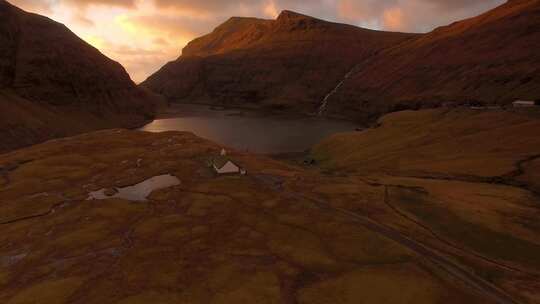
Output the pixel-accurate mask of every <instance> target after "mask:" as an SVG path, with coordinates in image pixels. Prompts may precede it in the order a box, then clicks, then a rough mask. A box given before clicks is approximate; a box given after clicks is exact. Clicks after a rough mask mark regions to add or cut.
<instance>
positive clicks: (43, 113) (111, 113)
mask: <svg viewBox="0 0 540 304" xmlns="http://www.w3.org/2000/svg"><path fill="white" fill-rule="evenodd" d="M153 95H154V94H151V93H149V92H146V91H145V90H143V89H141V88H138V87H137V86H136V85H135V84H134V83H133V81H131V79H130V78H129V75H128V74H127V73H126V71H125V70H124V68H123V67H122V66H121V65H120V64H118V63H117V62H115V61H113V60H111V59H109V58H107V57H105V56H104V55H103V54H101V53H100V52H99V51H98V50H97V49H95V48H94V47H92V46H90V45H88V44H87V43H85V42H84V41H83V40H81V39H80V38H78V37H77V36H76V35H75V34H74V33H72V32H71V31H70V30H69V29H68V28H67V27H65V26H64V25H62V24H60V23H57V22H54V21H52V20H50V19H48V18H46V17H43V16H40V15H36V14H31V13H27V12H25V11H23V10H21V9H19V8H17V7H15V6H13V5H11V4H9V3H8V2H6V1H3V0H0V136H1V138H2V141H1V142H0V151H5V150H9V149H13V148H17V147H21V146H24V145H28V144H33V143H36V142H39V141H43V140H46V139H49V138H52V137H57V136H64V135H71V134H75V133H79V132H83V131H88V130H92V129H98V128H105V127H130V126H135V125H139V124H141V123H142V122H144V121H145V120H147V119H148V118H150V117H151V116H152V115H153V111H154V99H155V97H153Z"/></svg>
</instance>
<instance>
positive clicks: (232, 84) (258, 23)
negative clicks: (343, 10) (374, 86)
mask: <svg viewBox="0 0 540 304" xmlns="http://www.w3.org/2000/svg"><path fill="white" fill-rule="evenodd" d="M412 37H415V35H411V34H401V33H386V32H377V31H371V30H366V29H361V28H357V27H354V26H350V25H344V24H337V23H331V22H326V21H323V20H319V19H315V18H312V17H309V16H305V15H301V14H298V13H294V12H290V11H284V12H282V13H281V14H280V15H279V17H278V18H277V19H276V20H261V19H254V18H231V19H230V20H228V21H227V22H225V23H224V24H222V25H220V26H219V27H217V28H216V29H215V30H214V31H213V32H212V33H210V34H208V35H206V36H203V37H201V38H198V39H195V40H194V41H192V42H191V43H189V44H188V45H187V46H186V47H185V48H184V50H183V52H182V56H181V57H180V58H179V59H178V60H176V61H173V62H170V63H168V64H167V65H165V66H164V67H163V68H162V69H161V70H159V71H158V72H157V73H155V74H154V75H152V76H150V77H149V78H148V79H147V80H146V81H145V82H143V83H142V86H144V87H147V88H149V89H150V90H152V91H154V92H157V93H160V94H163V95H165V96H166V97H167V98H169V99H171V100H173V101H189V102H207V103H220V104H226V105H241V106H247V107H275V108H294V109H297V110H301V111H305V112H307V111H311V112H313V111H315V110H316V108H317V107H318V105H319V103H320V101H321V100H322V98H323V97H324V95H325V94H327V93H328V92H329V91H331V90H332V88H333V87H335V85H336V83H338V82H339V81H340V80H341V78H343V75H345V74H346V73H347V72H348V71H349V70H350V69H351V67H352V66H354V64H355V63H356V62H358V61H361V60H365V59H366V58H369V57H370V56H373V55H374V54H375V53H377V52H378V51H379V50H381V49H383V48H386V47H389V46H391V45H395V44H398V43H400V42H402V41H404V40H407V39H410V38H412Z"/></svg>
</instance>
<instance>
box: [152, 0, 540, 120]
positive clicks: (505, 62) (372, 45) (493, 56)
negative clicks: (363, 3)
mask: <svg viewBox="0 0 540 304" xmlns="http://www.w3.org/2000/svg"><path fill="white" fill-rule="evenodd" d="M539 48H540V1H538V0H512V1H509V2H508V3H506V4H504V5H502V6H500V7H498V8H496V9H494V10H492V11H489V12H487V13H485V14H483V15H480V16H478V17H475V18H472V19H468V20H464V21H460V22H456V23H453V24H451V25H449V26H445V27H441V28H438V29H435V30H434V31H433V32H430V33H427V34H422V35H419V34H403V33H388V32H378V31H369V30H365V29H361V28H357V27H354V26H349V25H343V24H335V23H330V22H325V21H322V20H318V19H315V18H311V17H308V16H303V15H300V14H296V13H293V12H287V11H285V12H283V13H282V14H281V15H280V16H279V17H278V18H277V20H275V21H269V20H259V19H253V18H232V19H230V20H229V21H227V22H226V23H224V24H223V25H221V26H219V27H218V28H216V30H214V32H212V33H211V34H209V35H206V36H204V37H201V38H198V39H196V40H194V41H193V42H191V43H190V44H189V45H188V46H187V47H186V48H185V49H184V50H183V53H182V56H181V57H180V58H179V59H178V60H176V61H173V62H170V63H168V64H167V65H166V66H164V67H163V68H162V69H161V70H160V71H158V72H157V73H156V74H154V75H152V76H151V77H150V78H149V79H148V80H147V81H146V82H144V83H143V86H145V87H147V88H149V89H151V90H153V91H154V92H158V93H160V94H163V95H165V96H166V97H167V98H169V99H170V100H172V101H189V102H194V101H198V102H204V103H220V104H236V105H243V106H252V107H262V108H264V107H267V106H273V107H278V108H279V107H281V108H289V109H291V110H296V111H301V112H305V113H313V112H317V108H318V107H319V106H320V105H321V104H322V100H323V99H324V97H325V96H326V95H327V94H328V93H330V92H332V90H333V89H334V88H335V87H336V86H338V85H339V84H340V82H341V81H343V80H344V79H345V80H346V81H345V82H344V83H343V86H341V87H339V89H338V90H337V91H336V92H335V93H334V94H332V95H331V96H330V98H328V107H327V109H326V114H332V115H335V116H345V117H348V118H352V119H355V120H358V121H360V122H371V121H373V120H374V119H376V118H377V117H379V116H380V115H382V114H384V113H387V112H391V111H395V110H399V109H411V108H421V107H434V106H437V105H440V104H442V103H457V104H464V103H470V102H477V103H484V104H490V103H500V104H506V103H508V102H510V101H513V100H515V99H538V98H540V78H539V77H538V75H540V70H539V69H540V55H539V54H540V53H539V52H538V51H537V50H538V49H539ZM350 71H352V73H351V74H349V76H350V77H348V78H346V76H345V75H347V74H348V72H350Z"/></svg>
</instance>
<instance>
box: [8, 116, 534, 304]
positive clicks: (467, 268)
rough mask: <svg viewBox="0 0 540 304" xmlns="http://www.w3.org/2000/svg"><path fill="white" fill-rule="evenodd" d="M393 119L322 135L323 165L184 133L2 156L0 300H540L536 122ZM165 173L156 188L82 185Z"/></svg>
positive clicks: (97, 139)
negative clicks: (229, 170) (224, 165)
mask: <svg viewBox="0 0 540 304" xmlns="http://www.w3.org/2000/svg"><path fill="white" fill-rule="evenodd" d="M493 115H495V116H493ZM381 123H382V125H381V126H380V127H378V128H376V129H370V130H367V131H364V132H351V133H348V134H340V135H336V136H333V137H331V138H329V139H328V140H326V141H325V142H323V143H321V144H320V145H318V146H317V147H315V148H314V150H313V157H314V158H315V159H317V161H318V164H319V165H320V169H319V168H304V167H301V166H296V165H293V164H288V163H285V162H281V161H277V160H274V159H271V158H267V157H264V156H259V155H252V154H248V153H239V152H232V153H231V155H230V158H232V159H233V160H234V161H235V162H237V163H238V164H239V165H241V166H242V167H244V168H246V169H247V170H248V174H247V175H246V176H216V175H214V173H213V172H212V170H211V168H210V167H209V166H208V163H209V160H211V159H212V158H213V157H215V156H216V155H218V154H219V152H220V150H221V147H219V146H217V145H216V144H213V143H211V142H209V141H206V140H203V139H200V138H197V137H195V136H193V135H191V134H188V133H182V132H164V133H157V134H151V133H145V132H139V131H127V130H108V131H99V132H94V133H88V134H84V135H79V136H76V137H72V138H66V139H60V140H53V141H49V142H46V143H44V144H40V145H36V146H33V147H30V148H26V149H22V150H18V151H14V152H11V153H7V154H3V155H0V168H1V169H0V172H1V178H0V229H1V231H2V233H1V234H0V302H2V303H9V304H14V303H150V302H151V303H540V293H539V290H540V236H539V235H538V231H540V226H539V224H538V219H539V218H540V198H539V196H538V192H537V191H538V190H537V189H538V184H536V182H537V181H538V176H537V175H538V172H540V170H537V169H538V167H539V165H540V157H538V156H537V155H538V154H540V138H539V137H538V135H537V134H536V133H534V130H538V127H540V125H539V124H540V121H539V120H537V119H536V118H534V117H529V116H527V115H522V114H519V113H508V112H496V113H492V112H472V111H465V110H453V111H443V110H434V111H420V112H401V113H395V114H391V115H389V116H387V117H385V118H384V119H383V120H382V121H381ZM528 130H531V131H530V132H529V131H528ZM479 138H482V139H483V140H482V141H480V140H479ZM163 174H172V175H174V176H176V177H178V178H179V180H180V184H179V185H176V186H172V187H169V188H166V189H162V190H158V191H155V192H153V193H152V194H151V195H150V197H149V200H148V201H146V202H130V201H126V200H122V199H116V198H111V199H105V200H87V198H88V194H89V193H90V192H91V191H95V190H99V189H101V188H112V187H124V186H128V185H133V184H136V183H139V182H141V181H144V180H146V179H148V178H151V177H153V176H158V175H163Z"/></svg>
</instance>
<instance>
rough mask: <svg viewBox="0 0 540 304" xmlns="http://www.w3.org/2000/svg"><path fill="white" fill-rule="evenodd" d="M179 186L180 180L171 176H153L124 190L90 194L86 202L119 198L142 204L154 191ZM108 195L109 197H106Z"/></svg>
mask: <svg viewBox="0 0 540 304" xmlns="http://www.w3.org/2000/svg"><path fill="white" fill-rule="evenodd" d="M179 184H180V180H179V179H178V178H177V177H176V176H173V175H170V174H166V175H160V176H154V177H152V178H149V179H147V180H145V181H144V182H142V183H138V184H136V185H133V186H128V187H124V188H115V189H114V190H115V193H113V194H111V193H106V192H109V191H107V189H101V190H98V191H94V192H90V194H89V195H88V198H87V200H103V199H109V198H121V199H125V200H129V201H136V202H144V201H146V199H147V197H148V196H149V195H150V193H152V192H153V191H155V190H159V189H164V188H169V187H172V186H176V185H179ZM108 194H109V195H108Z"/></svg>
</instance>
